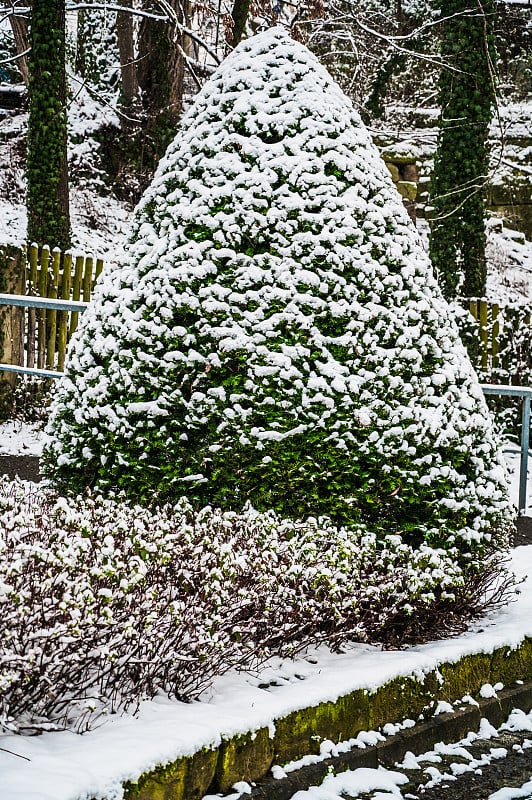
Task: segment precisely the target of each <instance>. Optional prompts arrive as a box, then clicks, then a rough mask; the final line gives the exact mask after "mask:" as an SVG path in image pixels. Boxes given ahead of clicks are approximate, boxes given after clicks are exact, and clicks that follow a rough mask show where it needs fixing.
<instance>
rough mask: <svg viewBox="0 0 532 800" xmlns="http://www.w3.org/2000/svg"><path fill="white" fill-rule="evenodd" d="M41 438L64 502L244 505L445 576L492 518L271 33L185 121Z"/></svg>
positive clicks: (378, 191)
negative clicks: (94, 498)
mask: <svg viewBox="0 0 532 800" xmlns="http://www.w3.org/2000/svg"><path fill="white" fill-rule="evenodd" d="M49 432H50V434H51V435H52V436H51V438H50V443H49V445H48V449H47V453H46V458H45V461H46V469H47V471H48V474H49V475H50V476H52V477H53V479H54V480H55V481H56V482H58V483H59V485H62V486H64V487H65V488H67V489H75V490H77V489H80V488H82V487H85V486H98V487H99V488H100V489H102V490H104V491H107V492H114V491H115V490H123V491H125V492H126V494H127V495H129V496H131V497H133V498H135V499H139V498H140V499H142V500H144V501H154V500H161V501H162V500H173V499H174V498H177V497H178V496H179V495H181V494H186V495H187V496H188V497H189V498H190V499H191V500H192V501H193V502H195V503H196V504H198V505H199V504H211V505H216V506H221V507H223V508H235V509H236V508H241V507H242V506H244V504H245V503H246V502H248V501H249V502H251V503H252V504H253V505H254V506H255V507H257V508H259V509H268V508H273V509H275V510H276V511H277V512H279V513H280V514H281V515H284V516H286V517H291V518H298V517H306V516H309V515H310V516H318V515H328V516H330V517H331V518H332V519H333V520H334V521H335V522H336V523H338V524H346V525H356V524H358V523H360V524H362V525H366V526H368V528H369V529H370V530H371V531H377V532H379V531H380V532H381V533H382V535H383V536H385V535H387V534H399V535H400V536H401V538H402V541H404V542H407V543H408V544H409V545H413V546H418V545H420V544H421V543H422V542H424V541H425V542H428V543H430V544H431V545H432V546H442V547H445V548H446V549H448V550H449V551H453V552H456V548H458V549H461V550H462V553H466V554H467V557H468V558H469V556H470V554H471V552H472V551H475V552H478V553H480V552H481V549H482V548H480V549H476V546H475V543H477V542H479V543H482V542H488V541H490V539H491V541H496V540H497V536H496V534H498V532H502V531H503V530H504V529H505V528H506V527H507V521H508V518H509V506H508V500H507V496H506V489H505V480H504V469H503V466H502V461H501V458H500V455H499V453H498V450H497V446H496V443H495V441H494V436H493V432H492V427H491V423H490V419H489V416H488V412H487V410H486V406H485V403H484V400H483V397H482V392H481V390H480V388H479V385H478V382H477V379H476V377H475V374H474V372H473V369H472V367H471V365H470V363H469V361H468V358H467V355H466V352H465V350H464V348H463V346H462V344H461V342H460V338H459V336H458V332H457V329H456V327H455V324H454V322H453V321H452V316H451V314H450V313H449V310H448V308H447V305H446V303H445V302H444V300H443V299H442V296H441V293H440V291H439V289H438V287H437V284H436V282H435V280H434V278H433V275H432V272H431V268H430V264H429V261H428V257H427V255H426V254H425V252H424V250H423V248H422V245H421V243H420V240H419V238H418V236H417V234H416V232H415V229H414V228H413V227H412V226H411V223H410V221H409V219H408V216H407V214H406V211H405V210H404V208H403V206H402V203H401V199H400V197H399V196H398V195H397V193H396V191H395V189H394V187H393V184H392V182H391V179H390V177H389V175H388V173H387V170H386V167H385V165H384V164H383V163H382V162H381V160H380V158H379V155H378V152H377V150H376V149H375V147H374V146H373V145H372V143H371V140H370V137H369V135H368V133H367V132H366V130H365V129H364V127H363V125H362V123H361V121H360V118H359V116H358V114H357V113H356V112H355V111H354V110H353V108H352V106H351V104H350V102H349V101H348V100H347V98H346V97H345V96H344V94H343V93H342V92H341V90H340V89H339V87H338V86H337V85H336V84H335V83H334V82H333V81H332V79H331V78H330V76H329V75H328V73H327V72H326V70H325V69H323V68H322V67H321V66H320V64H319V62H318V61H317V60H316V59H315V58H314V56H312V55H311V54H310V52H309V51H308V50H307V49H306V48H305V47H303V46H302V45H301V44H299V43H296V42H294V41H291V40H290V38H289V37H288V35H287V34H286V33H285V32H284V31H283V30H281V29H279V28H275V29H273V30H270V31H267V32H266V33H263V34H260V35H258V36H256V37H254V38H253V39H250V40H248V41H245V42H243V43H241V44H240V45H239V46H238V47H237V48H236V50H235V51H234V52H233V53H232V54H231V55H230V56H229V57H228V58H227V59H226V61H225V62H224V63H223V64H222V66H221V67H220V69H219V70H218V71H217V72H216V73H215V75H214V76H213V78H212V79H211V80H210V82H209V83H208V84H207V85H206V86H205V87H204V89H203V91H202V92H201V93H200V95H199V96H198V97H197V99H196V102H195V103H194V105H193V107H192V108H191V110H190V111H189V113H188V114H187V115H186V117H185V118H184V120H183V123H182V127H181V130H180V131H179V133H178V135H177V137H176V139H175V141H174V142H173V144H172V145H171V146H170V148H169V150H168V152H167V154H166V156H165V158H164V159H163V160H162V161H161V164H160V166H159V169H158V171H157V174H156V177H155V179H154V182H153V185H152V186H151V188H150V189H149V190H148V192H147V193H146V195H145V197H144V199H143V200H142V201H141V203H140V205H139V207H138V208H137V211H136V214H135V222H134V226H133V230H132V233H131V236H130V239H129V244H128V246H127V248H126V253H125V255H124V256H123V259H122V262H121V264H120V265H119V266H117V267H116V268H114V269H112V270H110V271H108V273H107V277H106V278H105V279H104V280H103V282H102V283H101V285H100V287H99V291H98V293H97V296H96V297H95V299H94V303H93V304H92V306H91V308H90V310H89V311H88V312H87V313H86V315H85V316H84V318H83V325H82V327H81V328H80V330H79V333H78V334H77V336H76V338H75V341H74V342H73V344H72V347H71V352H70V361H69V366H68V374H67V377H66V378H65V379H64V381H63V383H62V389H61V392H60V394H59V396H58V398H57V401H56V403H55V406H54V408H53V413H52V417H51V422H50V425H49Z"/></svg>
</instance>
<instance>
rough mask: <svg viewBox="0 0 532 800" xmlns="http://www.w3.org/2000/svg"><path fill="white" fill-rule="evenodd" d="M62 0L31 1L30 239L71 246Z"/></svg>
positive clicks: (28, 200)
mask: <svg viewBox="0 0 532 800" xmlns="http://www.w3.org/2000/svg"><path fill="white" fill-rule="evenodd" d="M64 22H65V7H64V0H35V1H34V3H33V5H32V13H31V23H30V32H29V38H30V45H31V52H30V54H29V58H28V67H29V96H30V113H29V120H28V154H27V161H26V178H27V200H26V205H27V210H28V241H29V242H36V243H37V244H39V245H43V244H48V245H50V247H60V248H61V249H62V250H66V249H68V247H69V246H70V218H69V210H68V177H67V174H68V173H67V163H66V142H67V111H66V77H65V27H64Z"/></svg>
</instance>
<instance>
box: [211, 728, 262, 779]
mask: <svg viewBox="0 0 532 800" xmlns="http://www.w3.org/2000/svg"><path fill="white" fill-rule="evenodd" d="M272 762H273V740H272V739H270V733H269V730H268V728H260V730H258V731H256V732H255V733H247V734H244V735H242V736H235V737H234V738H232V739H229V740H228V741H224V742H222V746H221V747H220V751H219V755H218V763H217V764H216V787H217V789H218V791H220V792H223V793H225V792H228V791H229V789H230V788H231V787H232V786H233V785H234V784H235V783H237V782H238V781H247V782H248V783H251V782H253V781H256V780H258V779H259V778H262V777H264V775H266V773H267V772H268V770H269V769H270V767H271V765H272Z"/></svg>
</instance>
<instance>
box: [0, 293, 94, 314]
mask: <svg viewBox="0 0 532 800" xmlns="http://www.w3.org/2000/svg"><path fill="white" fill-rule="evenodd" d="M0 306H23V307H24V308H48V309H51V310H52V311H85V310H86V309H87V308H88V307H89V304H88V303H85V302H83V301H82V300H59V299H57V300H56V299H51V298H49V297H30V296H28V295H24V294H0Z"/></svg>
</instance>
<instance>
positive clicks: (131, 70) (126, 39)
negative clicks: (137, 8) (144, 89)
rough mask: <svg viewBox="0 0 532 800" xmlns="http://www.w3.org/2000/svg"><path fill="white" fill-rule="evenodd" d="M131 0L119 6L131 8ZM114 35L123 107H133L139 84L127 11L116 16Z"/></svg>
mask: <svg viewBox="0 0 532 800" xmlns="http://www.w3.org/2000/svg"><path fill="white" fill-rule="evenodd" d="M131 4H132V0H122V3H121V5H122V6H127V7H128V8H131ZM116 34H117V38H118V51H119V53H120V72H121V76H122V101H123V105H124V106H125V107H128V106H132V105H134V103H135V101H136V100H137V98H138V93H139V84H138V80H137V65H136V63H135V45H134V35H133V17H132V15H131V14H128V12H127V11H119V12H118V13H117V15H116Z"/></svg>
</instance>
